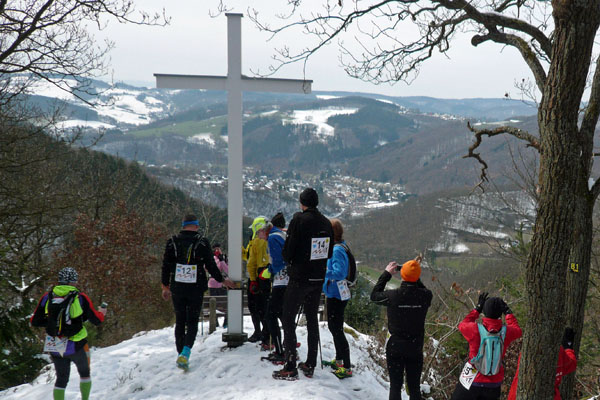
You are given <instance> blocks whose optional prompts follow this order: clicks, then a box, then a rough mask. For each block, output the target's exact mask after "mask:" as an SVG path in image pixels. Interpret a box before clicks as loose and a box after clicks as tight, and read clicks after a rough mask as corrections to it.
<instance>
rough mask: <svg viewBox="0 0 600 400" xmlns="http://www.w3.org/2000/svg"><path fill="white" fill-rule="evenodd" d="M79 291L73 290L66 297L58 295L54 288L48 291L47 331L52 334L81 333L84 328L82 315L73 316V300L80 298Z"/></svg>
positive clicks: (69, 335) (67, 335) (70, 334)
mask: <svg viewBox="0 0 600 400" xmlns="http://www.w3.org/2000/svg"><path fill="white" fill-rule="evenodd" d="M78 295H79V292H78V291H76V290H73V291H71V292H69V294H67V295H66V296H64V297H60V296H56V295H55V294H54V290H51V291H50V292H49V293H48V301H47V303H46V317H47V319H48V324H47V325H46V333H47V334H48V335H50V336H66V337H71V336H74V335H76V334H78V333H79V331H81V329H82V328H83V318H82V315H80V316H78V317H76V318H72V317H71V306H72V305H73V301H75V300H76V299H79V297H78Z"/></svg>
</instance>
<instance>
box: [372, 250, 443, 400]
mask: <svg viewBox="0 0 600 400" xmlns="http://www.w3.org/2000/svg"><path fill="white" fill-rule="evenodd" d="M421 260H422V256H420V255H419V256H418V257H416V258H415V259H414V260H410V261H407V262H405V263H404V264H403V265H402V268H400V266H399V265H398V263H396V262H395V261H392V262H390V263H389V264H388V265H387V267H385V271H383V273H382V274H381V276H380V277H379V280H378V281H377V284H375V287H374V288H373V291H372V292H371V301H374V302H375V303H377V304H381V305H383V306H386V307H387V316H388V329H389V332H390V335H391V336H390V338H389V340H388V342H387V345H386V360H387V365H388V371H389V375H390V397H389V398H390V400H396V399H398V400H400V399H402V384H403V381H404V371H406V386H407V389H408V390H407V391H408V393H409V397H410V400H420V399H421V390H420V381H421V371H422V369H423V341H424V338H425V317H426V316H427V310H428V309H429V306H430V305H431V299H432V297H433V294H432V293H431V290H429V289H427V288H426V287H425V285H423V283H422V282H421V280H420V279H419V278H420V276H421ZM398 271H400V276H401V277H402V283H401V284H400V287H399V288H397V289H393V290H385V285H386V284H387V283H388V282H389V281H390V279H392V276H393V275H394V274H396V273H397V272H398Z"/></svg>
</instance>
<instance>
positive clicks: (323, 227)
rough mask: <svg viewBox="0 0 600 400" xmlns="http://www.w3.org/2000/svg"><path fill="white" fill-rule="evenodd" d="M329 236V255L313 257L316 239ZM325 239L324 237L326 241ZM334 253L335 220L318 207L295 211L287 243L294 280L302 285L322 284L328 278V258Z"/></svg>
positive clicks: (284, 248)
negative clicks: (326, 215) (330, 219)
mask: <svg viewBox="0 0 600 400" xmlns="http://www.w3.org/2000/svg"><path fill="white" fill-rule="evenodd" d="M318 238H325V239H327V245H328V249H327V254H326V257H324V258H318V259H313V260H311V251H312V250H313V245H314V242H315V240H313V239H318ZM325 239H324V240H320V241H319V242H320V243H321V244H325V242H326V241H325ZM332 255H333V228H332V227H331V222H329V220H328V219H327V218H326V217H325V216H324V215H323V214H321V213H320V212H319V210H318V209H317V208H315V207H311V208H307V209H306V210H304V211H303V212H299V213H296V214H294V218H292V221H291V222H290V225H289V227H288V230H287V239H286V240H285V244H284V246H283V259H284V260H285V261H286V262H287V263H288V265H289V266H288V274H289V275H290V278H291V279H294V280H297V281H299V282H301V283H302V284H309V283H312V284H315V283H316V284H321V283H323V281H324V280H325V271H326V270H327V259H329V258H331V256H332Z"/></svg>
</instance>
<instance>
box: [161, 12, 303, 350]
mask: <svg viewBox="0 0 600 400" xmlns="http://www.w3.org/2000/svg"><path fill="white" fill-rule="evenodd" d="M225 15H226V16H227V76H207V75H171V74H154V76H155V77H156V87H157V88H165V89H166V88H169V89H208V90H226V91H227V131H228V132H227V134H228V152H229V155H228V161H227V169H228V182H227V190H228V192H227V193H228V196H227V213H228V226H227V237H228V244H229V246H228V247H229V277H230V278H231V279H232V280H233V281H234V282H240V283H241V280H242V254H241V248H242V210H243V198H242V193H243V185H242V154H243V153H242V91H253V92H290V93H310V91H311V84H312V81H311V80H301V79H274V78H250V77H247V76H244V75H242V14H234V13H227V14H225ZM239 286H240V287H241V285H239ZM227 317H228V332H227V333H226V334H223V341H225V342H227V344H228V346H230V347H233V346H238V345H240V344H242V343H243V342H244V341H245V340H246V336H247V335H246V334H244V330H243V323H242V317H243V309H242V290H228V291H227Z"/></svg>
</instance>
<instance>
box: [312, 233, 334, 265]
mask: <svg viewBox="0 0 600 400" xmlns="http://www.w3.org/2000/svg"><path fill="white" fill-rule="evenodd" d="M329 242H330V238H328V237H322V238H312V243H311V247H310V259H311V261H312V260H322V259H324V258H327V255H328V254H329V244H330V243H329Z"/></svg>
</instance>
